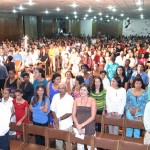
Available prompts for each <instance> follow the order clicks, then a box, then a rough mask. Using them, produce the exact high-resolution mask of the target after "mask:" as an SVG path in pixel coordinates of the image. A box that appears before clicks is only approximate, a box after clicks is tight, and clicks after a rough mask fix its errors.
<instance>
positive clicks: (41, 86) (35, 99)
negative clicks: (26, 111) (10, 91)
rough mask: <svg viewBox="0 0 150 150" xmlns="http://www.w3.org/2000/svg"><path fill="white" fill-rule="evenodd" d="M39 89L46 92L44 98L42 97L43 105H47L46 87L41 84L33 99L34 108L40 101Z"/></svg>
mask: <svg viewBox="0 0 150 150" xmlns="http://www.w3.org/2000/svg"><path fill="white" fill-rule="evenodd" d="M39 88H42V89H43V90H44V93H43V97H42V105H45V99H46V97H47V96H46V87H45V85H43V84H39V85H37V87H36V91H35V93H34V97H33V101H32V106H34V105H35V104H37V102H38V100H39V95H38V94H37V91H38V89H39Z"/></svg>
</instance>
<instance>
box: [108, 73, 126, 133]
mask: <svg viewBox="0 0 150 150" xmlns="http://www.w3.org/2000/svg"><path fill="white" fill-rule="evenodd" d="M125 105H126V90H125V89H124V88H122V87H121V79H120V77H118V76H115V77H113V78H112V81H111V86H110V87H109V88H108V89H107V92H106V108H107V115H108V116H111V117H113V118H121V116H122V115H123V113H124V107H125ZM118 131H119V127H118V126H111V125H109V134H114V135H118Z"/></svg>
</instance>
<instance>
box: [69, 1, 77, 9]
mask: <svg viewBox="0 0 150 150" xmlns="http://www.w3.org/2000/svg"><path fill="white" fill-rule="evenodd" d="M70 6H72V7H73V8H75V7H77V6H79V5H77V4H76V3H75V2H74V3H73V4H72V5H70Z"/></svg>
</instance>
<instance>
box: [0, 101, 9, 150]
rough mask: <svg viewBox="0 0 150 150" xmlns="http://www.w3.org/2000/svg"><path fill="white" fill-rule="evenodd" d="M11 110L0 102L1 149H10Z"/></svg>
mask: <svg viewBox="0 0 150 150" xmlns="http://www.w3.org/2000/svg"><path fill="white" fill-rule="evenodd" d="M10 117H11V110H10V108H8V107H7V106H5V105H4V104H2V103H0V149H2V150H9V149H10V148H9V123H10Z"/></svg>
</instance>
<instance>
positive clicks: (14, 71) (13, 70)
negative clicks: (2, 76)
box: [8, 69, 16, 73]
mask: <svg viewBox="0 0 150 150" xmlns="http://www.w3.org/2000/svg"><path fill="white" fill-rule="evenodd" d="M10 71H12V72H13V73H16V70H15V69H10V70H9V71H8V72H10Z"/></svg>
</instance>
